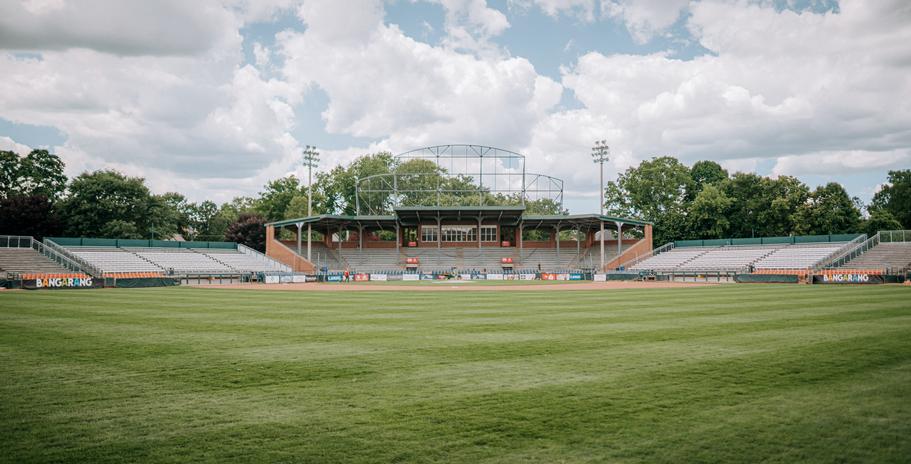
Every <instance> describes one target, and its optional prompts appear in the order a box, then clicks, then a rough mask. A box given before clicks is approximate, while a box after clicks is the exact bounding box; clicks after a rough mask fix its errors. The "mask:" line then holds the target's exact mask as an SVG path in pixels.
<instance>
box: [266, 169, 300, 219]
mask: <svg viewBox="0 0 911 464" xmlns="http://www.w3.org/2000/svg"><path fill="white" fill-rule="evenodd" d="M300 194H301V184H300V181H299V180H298V179H297V177H294V176H287V177H282V178H281V179H276V180H273V181H270V182H269V183H268V184H266V189H265V190H264V191H263V192H262V193H261V194H260V197H259V200H258V201H257V205H256V209H257V210H258V211H259V212H261V213H262V214H263V216H264V217H265V218H266V219H267V220H269V221H279V220H282V219H284V218H285V211H286V210H287V209H288V205H289V204H290V203H291V200H292V199H294V197H296V196H298V195H300Z"/></svg>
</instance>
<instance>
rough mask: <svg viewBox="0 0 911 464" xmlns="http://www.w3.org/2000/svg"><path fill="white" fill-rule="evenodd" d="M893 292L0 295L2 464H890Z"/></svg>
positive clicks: (910, 292) (906, 383)
mask: <svg viewBox="0 0 911 464" xmlns="http://www.w3.org/2000/svg"><path fill="white" fill-rule="evenodd" d="M909 437H911V289H908V288H901V287H894V286H891V287H886V286H871V287H852V288H845V287H832V286H797V285H793V286H766V285H753V286H749V285H723V286H713V287H694V288H682V289H648V290H620V291H599V292H589V291H581V290H575V291H566V292H561V291H553V292H540V291H539V292H505V291H504V292H490V291H487V292H471V291H470V290H466V291H465V292H421V293H417V292H410V293H409V292H407V291H404V290H403V291H402V292H388V291H387V292H382V293H374V292H356V293H351V294H335V293H325V292H316V293H309V294H308V293H306V292H299V293H298V292H255V291H240V290H213V289H191V288H170V289H135V290H126V289H124V290H85V291H36V292H24V291H21V292H0V460H2V461H5V462H17V463H18V462H34V461H44V462H135V461H156V462H198V461H212V462H224V461H243V462H257V461H260V462H471V463H489V462H490V463H492V462H546V463H551V462H604V461H609V462H617V461H623V462H674V463H678V462H692V461H703V462H717V461H728V462H756V461H778V462H797V461H805V462H836V461H838V462H902V461H904V462H907V461H908V460H909V457H911V438H909Z"/></svg>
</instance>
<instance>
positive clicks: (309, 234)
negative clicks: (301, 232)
mask: <svg viewBox="0 0 911 464" xmlns="http://www.w3.org/2000/svg"><path fill="white" fill-rule="evenodd" d="M311 237H313V225H312V224H310V223H307V261H311V260H310V254H311V252H312V251H313V246H312V244H311V242H312V240H313V239H312V238H311Z"/></svg>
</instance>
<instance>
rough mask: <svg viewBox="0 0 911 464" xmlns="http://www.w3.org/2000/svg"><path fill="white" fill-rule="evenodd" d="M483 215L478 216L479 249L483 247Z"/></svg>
mask: <svg viewBox="0 0 911 464" xmlns="http://www.w3.org/2000/svg"><path fill="white" fill-rule="evenodd" d="M481 222H482V220H481V216H478V250H480V249H481Z"/></svg>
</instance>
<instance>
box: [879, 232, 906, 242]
mask: <svg viewBox="0 0 911 464" xmlns="http://www.w3.org/2000/svg"><path fill="white" fill-rule="evenodd" d="M879 234H880V239H881V241H882V242H883V243H897V242H911V230H881V231H879ZM898 234H901V238H899V237H898Z"/></svg>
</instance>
